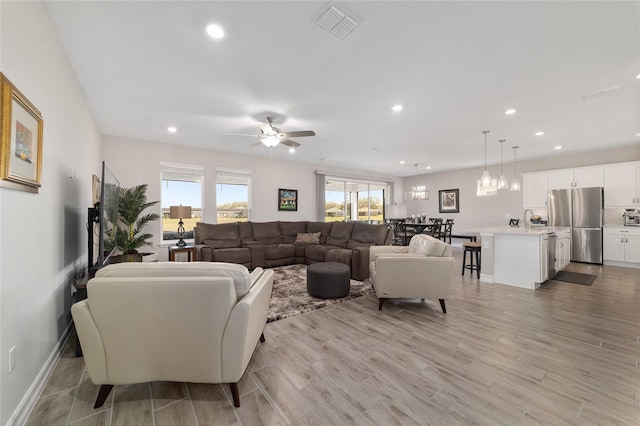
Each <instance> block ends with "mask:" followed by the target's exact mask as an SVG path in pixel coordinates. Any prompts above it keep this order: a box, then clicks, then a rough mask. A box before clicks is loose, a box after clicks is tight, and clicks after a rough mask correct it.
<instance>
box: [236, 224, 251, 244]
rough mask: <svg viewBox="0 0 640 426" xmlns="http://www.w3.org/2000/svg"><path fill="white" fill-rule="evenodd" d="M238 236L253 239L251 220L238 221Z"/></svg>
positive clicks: (243, 238) (242, 238)
mask: <svg viewBox="0 0 640 426" xmlns="http://www.w3.org/2000/svg"><path fill="white" fill-rule="evenodd" d="M238 236H239V237H240V239H241V240H253V227H252V226H251V222H238Z"/></svg>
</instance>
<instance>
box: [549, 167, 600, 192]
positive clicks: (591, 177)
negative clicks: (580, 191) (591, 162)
mask: <svg viewBox="0 0 640 426" xmlns="http://www.w3.org/2000/svg"><path fill="white" fill-rule="evenodd" d="M548 179H549V180H548V185H549V189H571V188H591V187H594V186H604V173H603V168H602V167H581V168H579V169H565V170H555V171H552V172H549V174H548Z"/></svg>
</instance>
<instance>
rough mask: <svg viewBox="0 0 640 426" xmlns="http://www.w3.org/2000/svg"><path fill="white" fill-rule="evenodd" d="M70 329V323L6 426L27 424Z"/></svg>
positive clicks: (67, 338) (71, 327) (64, 344)
mask: <svg viewBox="0 0 640 426" xmlns="http://www.w3.org/2000/svg"><path fill="white" fill-rule="evenodd" d="M72 329H73V323H70V324H69V325H68V326H67V329H66V330H65V331H64V333H63V334H62V337H61V338H60V340H59V341H58V343H57V344H56V346H55V347H54V348H53V351H51V354H50V355H49V358H47V361H46V362H45V363H44V365H43V366H42V368H41V369H40V372H39V373H38V375H37V376H36V378H35V380H34V381H33V383H32V384H31V386H29V389H28V390H27V393H26V394H25V395H24V396H23V397H22V400H21V401H20V404H18V407H17V408H16V410H15V411H14V412H13V414H12V415H11V417H9V421H8V422H7V424H6V426H19V425H24V424H25V423H26V422H27V419H28V418H29V414H31V411H32V410H33V408H34V407H35V406H36V403H37V402H38V398H40V394H41V393H42V391H43V390H44V387H45V386H46V384H47V381H48V380H49V377H51V373H53V369H54V368H55V366H56V364H57V363H58V360H59V359H60V356H61V355H62V352H63V351H64V348H65V346H66V345H67V341H68V340H69V336H70V335H71V330H72Z"/></svg>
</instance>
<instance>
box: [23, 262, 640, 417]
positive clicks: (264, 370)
mask: <svg viewBox="0 0 640 426" xmlns="http://www.w3.org/2000/svg"><path fill="white" fill-rule="evenodd" d="M456 262H457V265H458V268H457V269H456V273H455V275H454V281H453V286H452V290H451V294H450V296H449V299H448V300H447V311H448V314H446V315H443V314H442V312H441V310H440V306H439V304H438V301H427V302H426V303H420V302H419V301H414V302H409V301H403V302H395V303H394V302H391V303H390V302H387V304H385V306H384V308H383V310H382V312H379V311H378V309H377V307H378V303H377V300H376V299H375V297H374V295H370V296H365V297H361V298H358V299H355V300H353V301H349V302H345V303H339V304H336V305H333V306H331V307H329V308H326V309H322V310H318V311H314V312H310V313H306V314H302V315H298V316H295V317H291V318H288V319H285V320H281V321H277V322H274V323H270V324H267V327H266V330H265V333H264V334H265V336H266V339H267V340H266V342H265V343H262V344H259V346H258V349H257V351H256V353H255V354H254V356H253V360H252V361H251V364H250V366H249V369H248V373H247V374H245V377H244V378H243V379H242V381H241V383H240V393H241V404H242V406H241V407H240V408H234V407H233V406H232V404H231V403H230V393H229V389H228V386H226V385H225V386H222V385H201V384H186V385H185V384H182V383H151V384H149V383H144V384H138V385H131V386H117V387H116V388H115V389H114V391H113V392H112V394H111V395H110V397H109V399H108V401H107V403H106V404H105V405H104V407H103V408H101V409H98V410H93V409H92V408H91V407H92V406H93V402H94V400H95V397H96V394H97V389H98V388H97V387H96V386H94V385H93V384H91V382H90V380H89V379H88V377H87V375H86V372H85V371H84V362H83V360H82V358H75V357H74V356H73V353H72V352H71V351H68V352H67V353H66V354H65V355H64V357H62V358H61V359H60V361H59V363H58V365H57V367H56V369H55V372H54V373H53V375H52V377H51V378H50V380H49V382H48V385H47V387H46V389H45V390H44V392H43V394H42V396H41V398H40V400H39V402H38V404H37V406H36V407H35V409H34V411H33V412H32V414H31V417H30V418H29V421H28V424H29V425H47V426H53V425H66V424H72V425H126V424H129V425H155V426H160V425H212V424H221V425H224V424H229V425H260V424H265V425H281V424H282V425H284V424H292V425H338V424H356V425H370V424H374V425H385V426H386V425H392V424H400V425H415V424H433V425H459V424H461V425H462V424H464V425H466V424H486V425H496V424H497V425H502V424H504V425H538V424H547V425H548V424H553V425H573V424H579V425H608V424H616V425H634V424H640V369H638V358H640V343H639V336H640V322H639V321H640V270H633V269H627V268H617V267H607V266H605V267H602V266H592V265H583V264H571V265H570V266H569V268H568V270H572V271H576V272H587V273H594V274H597V275H598V279H597V280H596V281H595V283H594V284H593V286H591V287H587V286H581V285H577V284H569V283H561V282H551V283H549V284H548V285H546V286H545V287H544V288H541V289H539V290H536V291H531V290H524V289H517V288H512V287H507V286H502V285H491V284H485V283H480V282H478V280H477V279H476V278H472V277H471V276H470V274H469V273H468V272H467V273H465V276H464V277H461V276H460V269H459V268H460V262H461V259H460V253H459V252H458V253H456Z"/></svg>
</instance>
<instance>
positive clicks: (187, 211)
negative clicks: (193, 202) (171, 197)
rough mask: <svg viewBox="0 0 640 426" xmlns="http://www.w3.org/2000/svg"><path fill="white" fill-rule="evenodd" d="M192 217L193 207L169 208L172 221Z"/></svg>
mask: <svg viewBox="0 0 640 426" xmlns="http://www.w3.org/2000/svg"><path fill="white" fill-rule="evenodd" d="M190 217H191V206H183V205H179V206H171V207H169V218H170V219H184V218H190Z"/></svg>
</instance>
